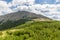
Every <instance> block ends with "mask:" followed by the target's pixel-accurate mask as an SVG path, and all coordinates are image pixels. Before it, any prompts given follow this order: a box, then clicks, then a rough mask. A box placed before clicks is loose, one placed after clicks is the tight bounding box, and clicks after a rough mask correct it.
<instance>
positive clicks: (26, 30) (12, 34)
mask: <svg viewBox="0 0 60 40" xmlns="http://www.w3.org/2000/svg"><path fill="white" fill-rule="evenodd" d="M57 25H58V26H57ZM0 40H60V22H58V21H28V22H25V23H24V24H21V25H18V26H16V27H14V28H11V29H8V30H7V29H6V30H4V31H0Z"/></svg>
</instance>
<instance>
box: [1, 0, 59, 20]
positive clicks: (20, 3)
mask: <svg viewBox="0 0 60 40" xmlns="http://www.w3.org/2000/svg"><path fill="white" fill-rule="evenodd" d="M57 1H58V0H57ZM19 10H20V11H22V10H23V11H30V12H34V13H37V14H42V15H45V16H47V17H50V18H53V19H57V20H60V4H36V3H35V0H12V1H11V2H9V3H7V2H6V1H0V15H4V14H7V13H11V12H16V11H19Z"/></svg>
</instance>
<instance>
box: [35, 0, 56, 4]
mask: <svg viewBox="0 0 60 40" xmlns="http://www.w3.org/2000/svg"><path fill="white" fill-rule="evenodd" d="M45 2H46V3H47V4H55V3H56V0H36V1H35V3H37V4H41V3H42V4H44V3H45Z"/></svg>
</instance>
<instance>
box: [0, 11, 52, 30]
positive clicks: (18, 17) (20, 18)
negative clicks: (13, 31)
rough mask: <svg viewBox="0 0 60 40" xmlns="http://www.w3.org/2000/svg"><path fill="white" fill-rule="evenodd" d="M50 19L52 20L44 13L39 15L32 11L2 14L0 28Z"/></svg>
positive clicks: (4, 28)
mask: <svg viewBox="0 0 60 40" xmlns="http://www.w3.org/2000/svg"><path fill="white" fill-rule="evenodd" d="M31 20H34V21H47V20H48V21H49V20H52V19H50V18H48V17H45V16H43V15H38V14H35V13H32V12H26V11H18V12H15V13H9V14H6V15H2V16H0V30H6V29H10V28H14V27H16V26H18V25H21V24H24V23H25V22H27V21H31Z"/></svg>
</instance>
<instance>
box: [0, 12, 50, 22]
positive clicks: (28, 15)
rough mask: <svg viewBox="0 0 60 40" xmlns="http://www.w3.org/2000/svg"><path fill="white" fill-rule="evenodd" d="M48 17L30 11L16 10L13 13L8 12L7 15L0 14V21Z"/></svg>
mask: <svg viewBox="0 0 60 40" xmlns="http://www.w3.org/2000/svg"><path fill="white" fill-rule="evenodd" d="M37 18H38V19H49V18H48V17H45V16H43V15H38V14H35V13H32V12H26V11H18V12H15V13H9V14H7V15H3V16H0V21H7V20H10V21H17V20H20V19H37Z"/></svg>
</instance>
